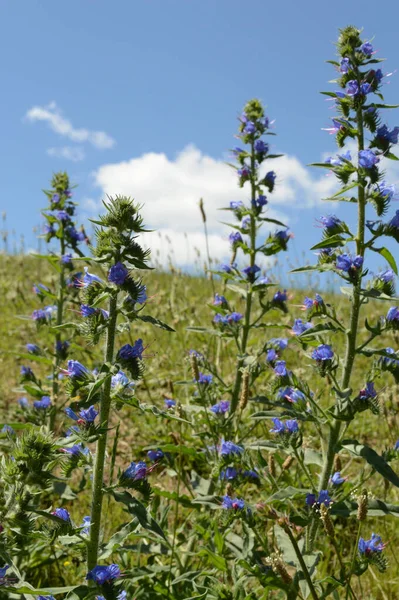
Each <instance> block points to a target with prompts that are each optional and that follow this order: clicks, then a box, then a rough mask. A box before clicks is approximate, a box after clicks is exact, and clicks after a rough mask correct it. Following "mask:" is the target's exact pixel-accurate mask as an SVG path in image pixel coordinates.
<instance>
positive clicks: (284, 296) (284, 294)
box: [273, 290, 288, 304]
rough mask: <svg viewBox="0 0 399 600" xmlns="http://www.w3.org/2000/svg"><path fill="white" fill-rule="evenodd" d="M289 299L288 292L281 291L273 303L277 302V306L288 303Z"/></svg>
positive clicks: (276, 294) (275, 295)
mask: <svg viewBox="0 0 399 600" xmlns="http://www.w3.org/2000/svg"><path fill="white" fill-rule="evenodd" d="M287 299H288V295H287V290H284V291H283V292H282V291H281V290H278V291H277V292H276V293H275V294H274V296H273V302H275V303H277V304H282V303H283V302H287Z"/></svg>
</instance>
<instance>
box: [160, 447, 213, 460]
mask: <svg viewBox="0 0 399 600" xmlns="http://www.w3.org/2000/svg"><path fill="white" fill-rule="evenodd" d="M151 448H152V446H151ZM159 448H160V450H162V452H170V453H171V454H184V455H185V456H193V457H194V458H201V457H203V456H204V455H203V454H202V453H199V452H197V451H196V450H195V448H191V447H190V446H182V445H181V446H176V445H175V444H163V445H162V446H159Z"/></svg>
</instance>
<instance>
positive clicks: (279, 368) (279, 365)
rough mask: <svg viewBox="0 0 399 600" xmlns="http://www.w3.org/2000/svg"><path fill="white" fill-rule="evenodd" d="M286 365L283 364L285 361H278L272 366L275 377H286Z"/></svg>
mask: <svg viewBox="0 0 399 600" xmlns="http://www.w3.org/2000/svg"><path fill="white" fill-rule="evenodd" d="M286 365H287V363H286V362H285V360H278V361H277V362H276V364H275V365H274V372H275V373H276V375H279V377H286V376H287V375H288V370H287V366H286Z"/></svg>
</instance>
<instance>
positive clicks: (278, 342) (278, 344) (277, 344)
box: [269, 338, 288, 350]
mask: <svg viewBox="0 0 399 600" xmlns="http://www.w3.org/2000/svg"><path fill="white" fill-rule="evenodd" d="M269 344H270V345H271V346H274V348H278V350H285V349H286V348H287V346H288V340H287V339H286V338H271V340H269Z"/></svg>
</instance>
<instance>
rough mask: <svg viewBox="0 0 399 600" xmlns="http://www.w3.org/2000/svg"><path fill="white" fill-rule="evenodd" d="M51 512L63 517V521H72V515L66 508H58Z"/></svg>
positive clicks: (60, 517)
mask: <svg viewBox="0 0 399 600" xmlns="http://www.w3.org/2000/svg"><path fill="white" fill-rule="evenodd" d="M51 514H52V515H54V516H55V517H58V518H59V519H62V520H63V521H66V522H68V523H70V522H71V515H70V514H69V512H68V511H67V509H66V508H56V509H55V510H53V512H52V513H51Z"/></svg>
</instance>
